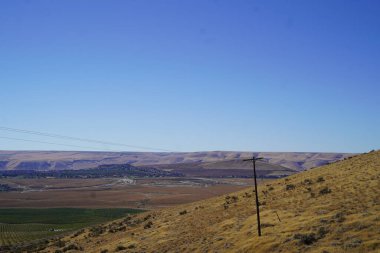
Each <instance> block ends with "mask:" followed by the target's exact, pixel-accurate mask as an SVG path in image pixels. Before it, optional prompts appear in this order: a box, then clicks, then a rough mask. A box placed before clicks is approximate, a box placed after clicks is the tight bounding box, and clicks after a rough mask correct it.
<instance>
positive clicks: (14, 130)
mask: <svg viewBox="0 0 380 253" xmlns="http://www.w3.org/2000/svg"><path fill="white" fill-rule="evenodd" d="M0 130H2V131H8V132H16V133H24V134H33V135H39V136H45V137H51V138H58V139H65V140H74V141H82V142H91V143H97V144H103V145H112V146H122V147H128V148H137V149H145V150H154V151H164V152H173V151H171V150H168V149H162V148H154V147H145V146H135V145H128V144H123V143H117V142H109V141H103V140H96V139H87V138H78V137H72V136H67V135H60V134H54V133H46V132H39V131H32V130H26V129H18V128H11V127H4V126H0ZM20 140H21V139H20ZM49 144H52V143H49ZM57 145H59V144H57Z"/></svg>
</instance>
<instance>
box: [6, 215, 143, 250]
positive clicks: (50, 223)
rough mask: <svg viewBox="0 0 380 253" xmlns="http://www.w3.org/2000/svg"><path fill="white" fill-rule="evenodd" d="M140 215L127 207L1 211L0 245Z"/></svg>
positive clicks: (23, 241)
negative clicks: (132, 214)
mask: <svg viewBox="0 0 380 253" xmlns="http://www.w3.org/2000/svg"><path fill="white" fill-rule="evenodd" d="M139 212H142V211H141V210H136V209H126V208H108V209H88V208H44V209H38V208H9V209H0V246H10V245H15V244H19V243H26V242H30V241H33V240H38V239H44V238H48V237H52V236H56V235H61V234H64V233H67V232H72V231H75V230H79V229H81V228H83V227H88V226H91V225H95V224H98V223H102V222H107V221H110V220H113V219H117V218H121V217H123V216H125V215H127V214H131V213H139Z"/></svg>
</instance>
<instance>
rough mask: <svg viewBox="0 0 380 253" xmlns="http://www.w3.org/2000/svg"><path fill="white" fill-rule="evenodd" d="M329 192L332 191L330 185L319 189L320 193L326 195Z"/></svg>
mask: <svg viewBox="0 0 380 253" xmlns="http://www.w3.org/2000/svg"><path fill="white" fill-rule="evenodd" d="M329 193H331V189H329V188H328V187H325V188H323V189H322V190H320V191H319V194H320V195H326V194H329Z"/></svg>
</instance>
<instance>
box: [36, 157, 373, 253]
mask: <svg viewBox="0 0 380 253" xmlns="http://www.w3.org/2000/svg"><path fill="white" fill-rule="evenodd" d="M259 197H260V201H261V207H260V208H261V222H262V233H263V236H261V237H258V236H257V231H256V212H255V205H254V195H253V192H252V188H248V189H246V190H243V191H240V192H236V193H234V194H230V195H228V196H222V197H218V198H213V199H208V200H204V201H199V202H195V203H191V204H186V205H181V206H176V207H173V208H168V209H161V210H157V211H151V212H146V213H143V214H139V215H135V216H129V217H127V218H125V219H121V220H118V221H114V222H112V223H108V224H103V225H101V226H97V227H93V228H90V229H86V230H84V231H80V232H78V233H76V234H72V235H69V236H67V237H65V238H62V240H61V241H58V240H51V241H50V242H49V245H48V248H46V249H44V250H43V251H42V252H60V251H62V252H63V251H65V250H66V251H67V250H69V249H73V250H74V251H76V250H81V249H82V250H84V251H85V252H117V251H120V252H318V253H321V252H325V253H326V252H330V253H332V252H379V251H380V237H379V232H380V152H379V151H377V152H371V153H368V154H363V155H359V156H355V157H353V158H350V159H345V160H344V161H341V162H336V163H334V164H330V165H326V166H323V167H320V168H315V169H311V170H308V171H306V172H303V173H300V174H296V175H293V176H290V177H288V178H283V179H278V180H275V181H272V183H270V184H266V185H262V186H260V187H259ZM42 248H43V247H42Z"/></svg>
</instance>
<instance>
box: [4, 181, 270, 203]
mask: <svg viewBox="0 0 380 253" xmlns="http://www.w3.org/2000/svg"><path fill="white" fill-rule="evenodd" d="M270 180H271V179H263V180H262V179H260V183H261V182H267V181H270ZM0 184H3V185H8V186H9V187H12V188H15V189H18V190H17V191H9V192H0V208H9V207H12V208H25V207H32V208H61V207H75V208H109V207H112V208H133V209H144V210H146V209H156V208H162V207H169V206H174V205H178V204H184V203H189V202H193V201H197V200H201V199H207V198H211V197H215V196H219V195H223V194H227V193H230V192H234V191H238V190H241V189H244V188H246V187H249V186H252V185H253V180H252V179H250V178H189V177H186V178H183V177H179V178H169V177H163V178H147V177H144V178H87V179H79V178H74V179H73V178H67V179H63V178H58V179H57V178H30V179H25V178H2V179H0Z"/></svg>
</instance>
